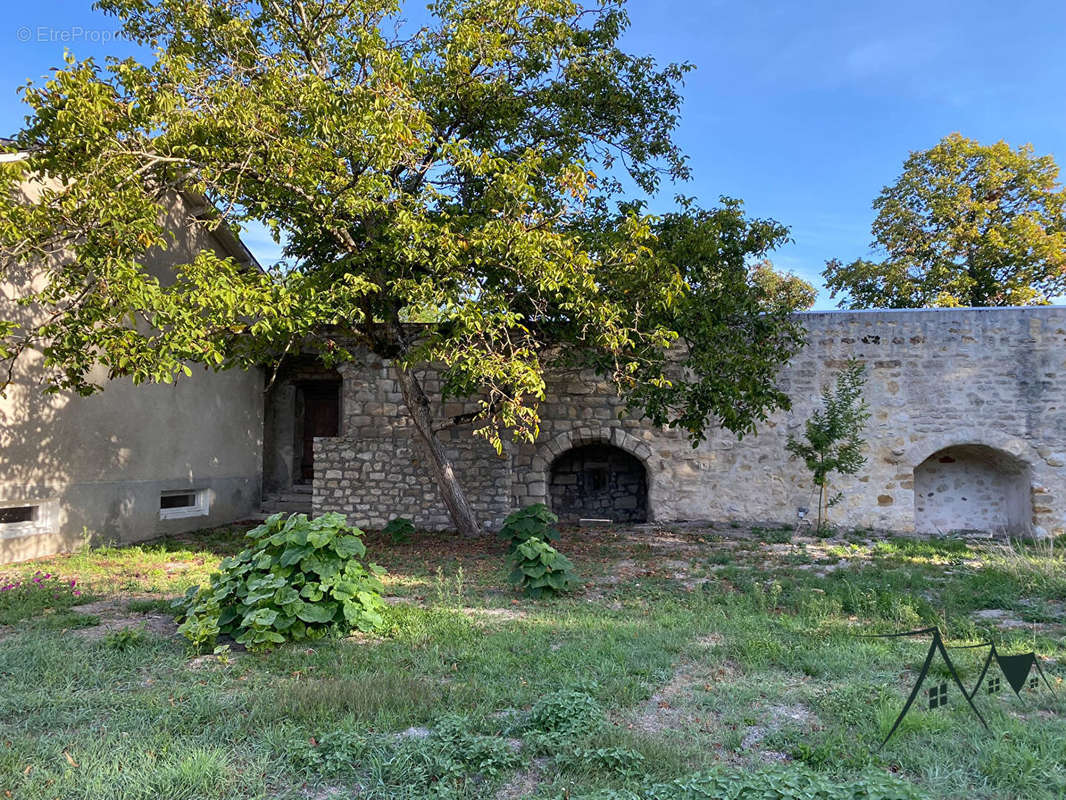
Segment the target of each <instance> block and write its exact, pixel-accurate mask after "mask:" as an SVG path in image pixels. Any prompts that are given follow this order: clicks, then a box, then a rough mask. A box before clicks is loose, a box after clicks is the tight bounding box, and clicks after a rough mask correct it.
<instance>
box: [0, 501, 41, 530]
mask: <svg viewBox="0 0 1066 800" xmlns="http://www.w3.org/2000/svg"><path fill="white" fill-rule="evenodd" d="M37 509H38V506H9V507H8V508H0V525H15V524H18V523H20V522H36V520H37Z"/></svg>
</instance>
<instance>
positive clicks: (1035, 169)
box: [824, 133, 1066, 308]
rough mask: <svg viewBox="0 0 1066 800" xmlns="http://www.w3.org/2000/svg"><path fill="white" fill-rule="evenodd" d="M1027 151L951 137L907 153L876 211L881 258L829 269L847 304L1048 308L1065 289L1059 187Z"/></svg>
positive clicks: (1047, 160)
mask: <svg viewBox="0 0 1066 800" xmlns="http://www.w3.org/2000/svg"><path fill="white" fill-rule="evenodd" d="M1058 175H1059V170H1058V167H1057V166H1056V165H1055V161H1054V159H1052V157H1051V156H1039V157H1038V156H1035V155H1033V148H1032V146H1031V145H1024V146H1023V147H1019V148H1018V149H1016V150H1012V149H1011V147H1010V145H1008V144H1007V143H1006V142H1002V141H1000V142H997V143H996V144H993V145H982V144H980V143H978V142H976V141H974V140H972V139H966V138H964V137H963V136H961V135H959V134H957V133H953V134H951V135H950V136H948V137H946V138H944V139H943V140H941V141H940V142H939V143H938V144H937V145H936V146H935V147H933V148H931V149H929V150H926V151H923V152H918V153H912V154H911V156H910V158H908V159H907V161H906V162H905V163H904V169H903V174H902V175H901V176H900V177H899V180H897V181H896V183H895V184H893V185H892V186H887V187H885V188H884V189H883V190H882V191H881V194H880V196H878V198H877V200H875V201H874V208H875V209H876V210H877V219H876V220H875V222H874V225H873V234H874V243H873V246H874V247H875V248H876V249H878V250H880V251H882V252H884V253H885V255H886V257H885V258H884V260H882V261H867V260H864V259H859V260H857V261H853V262H851V263H850V264H843V263H841V262H840V261H837V260H833V261H829V262H827V264H826V269H825V272H824V275H825V281H826V286H827V287H828V288H829V290H830V292H831V293H832V296H833V297H836V295H837V294H838V293H841V294H843V295H844V299H843V300H842V301H841V305H842V306H847V307H850V308H918V307H922V306H1007V305H1031V304H1045V303H1048V302H1050V301H1051V299H1052V298H1054V297H1056V296H1058V295H1061V294H1062V293H1063V292H1064V291H1066V211H1064V209H1066V191H1064V190H1063V188H1062V187H1061V186H1060V184H1059V182H1058Z"/></svg>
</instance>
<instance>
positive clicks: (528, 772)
mask: <svg viewBox="0 0 1066 800" xmlns="http://www.w3.org/2000/svg"><path fill="white" fill-rule="evenodd" d="M547 763H548V759H547V758H535V759H533V764H532V766H531V767H530V768H529V769H524V770H521V771H519V772H517V773H515V776H514V777H513V778H511V780H509V781H507V783H505V784H504V785H503V786H501V787H500V789H499V791H498V792H496V800H521V798H523V797H529V796H530V795H532V794H533V793H534V792H536V791H537V786H539V785H540V781H541V777H542V775H543V772H544V767H545V765H546V764H547Z"/></svg>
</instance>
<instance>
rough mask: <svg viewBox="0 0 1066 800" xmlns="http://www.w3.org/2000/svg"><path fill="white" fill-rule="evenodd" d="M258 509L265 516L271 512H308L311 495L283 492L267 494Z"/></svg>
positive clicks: (309, 511)
mask: <svg viewBox="0 0 1066 800" xmlns="http://www.w3.org/2000/svg"><path fill="white" fill-rule="evenodd" d="M260 511H261V512H262V513H263V514H266V515H267V516H270V515H271V514H277V513H279V512H280V513H283V514H310V513H311V495H310V494H303V493H300V494H296V493H284V494H275V495H267V496H265V497H264V498H263V502H262V503H261V504H260Z"/></svg>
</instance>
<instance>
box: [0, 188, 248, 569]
mask: <svg viewBox="0 0 1066 800" xmlns="http://www.w3.org/2000/svg"><path fill="white" fill-rule="evenodd" d="M182 208H183V206H182V205H181V204H180V203H179V204H177V205H176V206H175V211H174V215H175V218H174V220H172V227H173V228H174V230H175V231H176V239H175V242H174V244H173V246H172V247H171V248H170V249H169V250H167V251H165V252H160V253H156V254H155V256H154V258H153V260H152V261H151V268H152V271H153V272H155V273H156V274H158V275H160V276H163V277H165V276H166V275H167V274H168V270H169V269H170V268H171V266H172V265H173V264H175V263H179V262H180V261H181V260H182V259H184V258H187V257H188V256H189V254H190V253H192V252H195V251H196V250H198V249H200V248H203V247H211V248H214V249H222V245H221V244H220V243H219V242H218V241H217V240H215V238H214V237H213V236H212V235H211V234H209V233H206V232H204V231H202V230H201V231H199V232H197V231H195V230H191V229H190V228H188V227H187V226H183V225H182V224H180V223H181V220H182V213H183V212H182ZM40 280H41V277H40V276H39V275H34V274H33V272H32V271H31V270H26V271H24V272H22V273H19V274H11V273H9V274H8V276H7V281H6V282H0V318H4V319H12V318H18V319H21V321H22V322H23V323H26V324H33V322H34V321H35V320H37V319H39V318H40V315H41V313H42V312H41V311H40V310H39V309H35V308H32V307H26V306H17V305H16V304H15V302H14V301H15V299H16V298H18V297H19V296H21V295H22V294H24V292H25V290H26V287H27V285H30V284H34V283H39V281H40ZM44 375H45V371H44V367H43V365H42V358H41V355H40V354H39V353H36V352H28V353H27V354H25V356H24V357H23V358H22V359H20V361H19V362H18V363H17V365H16V371H15V373H14V379H13V382H12V385H11V386H9V388H8V391H7V396H6V397H5V398H0V506H22V505H37V506H38V507H39V509H38V518H37V519H36V520H35V521H34V522H32V523H16V524H7V525H0V563H5V562H10V561H18V560H23V559H27V558H33V557H36V556H43V555H49V554H52V553H56V552H61V551H67V550H70V549H72V548H73V547H75V546H77V545H78V544H80V543H81V542H83V541H84V540H85V539H86V538H88V537H92V538H94V539H95V540H97V541H120V542H131V541H137V540H141V539H146V538H150V537H153V536H158V535H161V534H165V533H177V532H181V531H186V530H193V529H197V528H204V527H208V526H211V525H218V524H223V523H225V522H231V521H233V520H236V519H242V518H246V517H248V516H249V515H250V514H251V513H252V512H253V511H256V510H258V508H259V502H260V480H261V472H262V429H263V375H262V373H261V372H260V371H258V370H253V371H249V372H239V371H233V372H226V373H213V372H210V371H207V370H204V369H202V368H198V367H193V375H192V377H190V378H184V379H181V380H179V381H178V382H177V383H176V384H175V385H171V386H168V385H145V386H133V384H132V382H130V381H129V380H126V379H119V380H114V381H108V380H107V379H106V375H105V374H103V373H102V372H101V373H99V374H97V375H95V376H93V379H94V382H96V383H99V384H101V385H103V386H104V387H105V388H104V390H103V391H102V392H99V393H97V394H95V395H93V396H90V397H79V396H76V395H73V394H72V393H69V392H63V393H59V394H52V395H45V394H43V393H42V391H41V390H42V388H44V384H43V378H44ZM188 489H195V490H204V491H206V492H208V494H209V501H210V505H209V514H208V515H206V516H195V517H187V518H183V519H170V520H161V519H160V518H159V516H160V514H159V497H160V493H161V492H163V491H170V490H188Z"/></svg>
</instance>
